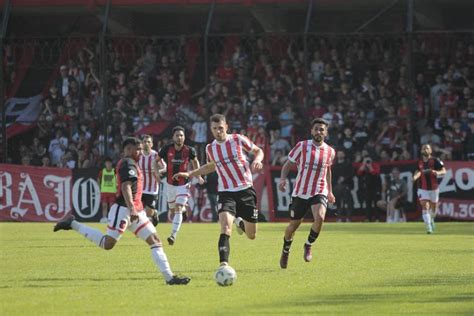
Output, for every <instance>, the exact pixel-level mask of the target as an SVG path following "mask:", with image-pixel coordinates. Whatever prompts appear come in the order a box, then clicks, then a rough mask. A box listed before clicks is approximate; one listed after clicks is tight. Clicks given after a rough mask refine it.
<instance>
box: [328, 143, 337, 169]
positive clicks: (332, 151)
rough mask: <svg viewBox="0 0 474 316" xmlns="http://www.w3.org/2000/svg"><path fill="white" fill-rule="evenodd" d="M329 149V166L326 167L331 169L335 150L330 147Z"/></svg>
mask: <svg viewBox="0 0 474 316" xmlns="http://www.w3.org/2000/svg"><path fill="white" fill-rule="evenodd" d="M329 148H330V149H331V158H330V159H329V164H328V167H331V166H332V164H333V163H334V159H335V158H336V150H335V149H334V148H332V147H329Z"/></svg>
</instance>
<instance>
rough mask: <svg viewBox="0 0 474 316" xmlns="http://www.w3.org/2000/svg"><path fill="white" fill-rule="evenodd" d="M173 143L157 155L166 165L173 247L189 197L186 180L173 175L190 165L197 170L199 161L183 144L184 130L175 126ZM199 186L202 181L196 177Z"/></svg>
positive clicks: (192, 151) (188, 147)
mask: <svg viewBox="0 0 474 316" xmlns="http://www.w3.org/2000/svg"><path fill="white" fill-rule="evenodd" d="M172 135H173V143H172V144H168V145H166V146H164V147H163V148H161V150H160V152H159V153H158V161H161V159H163V161H164V162H165V163H166V179H167V184H168V186H167V195H168V209H169V211H170V212H171V215H172V216H173V226H172V231H171V235H170V236H169V237H168V243H169V244H170V245H173V244H174V242H175V240H176V234H177V233H178V231H179V229H180V228H181V223H182V222H183V213H184V212H185V211H186V205H187V203H188V199H189V197H190V196H191V194H190V192H189V187H190V183H189V179H188V178H173V175H174V174H176V173H179V172H187V171H188V170H189V165H190V164H191V166H192V170H195V169H198V168H199V167H200V166H199V160H198V159H197V157H196V150H195V149H194V148H193V147H190V146H188V145H186V144H184V141H185V135H184V128H183V127H181V126H176V127H175V128H173V131H172ZM198 181H199V184H203V183H204V180H203V179H202V177H201V176H199V177H198Z"/></svg>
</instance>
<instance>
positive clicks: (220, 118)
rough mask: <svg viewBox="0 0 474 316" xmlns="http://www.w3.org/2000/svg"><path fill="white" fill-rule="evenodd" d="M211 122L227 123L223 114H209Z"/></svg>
mask: <svg viewBox="0 0 474 316" xmlns="http://www.w3.org/2000/svg"><path fill="white" fill-rule="evenodd" d="M211 122H214V123H220V122H224V123H227V121H226V119H225V116H224V115H222V114H214V115H212V116H211Z"/></svg>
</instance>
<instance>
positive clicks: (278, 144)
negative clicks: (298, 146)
mask: <svg viewBox="0 0 474 316" xmlns="http://www.w3.org/2000/svg"><path fill="white" fill-rule="evenodd" d="M270 150H271V157H272V158H273V157H275V155H276V151H277V150H279V151H281V152H282V154H283V155H284V156H285V155H287V154H288V153H289V152H290V150H291V146H290V143H289V142H288V141H287V140H286V139H285V138H283V137H281V136H280V131H278V130H276V131H273V132H271V133H270Z"/></svg>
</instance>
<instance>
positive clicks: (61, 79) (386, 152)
mask: <svg viewBox="0 0 474 316" xmlns="http://www.w3.org/2000/svg"><path fill="white" fill-rule="evenodd" d="M131 41H132V40H131ZM131 43H133V42H131ZM141 43H142V47H143V50H142V51H143V53H142V54H139V56H137V57H136V58H134V56H136V55H135V54H133V53H131V52H129V51H127V50H120V49H118V47H117V46H116V45H115V44H114V42H113V41H111V42H110V43H109V45H108V46H107V53H108V55H107V61H108V67H107V78H109V79H108V82H107V86H108V89H107V91H105V92H103V87H104V84H103V83H102V82H101V80H100V76H99V74H98V62H99V61H98V51H99V50H98V45H97V44H96V43H89V44H88V45H85V46H84V47H83V48H82V49H80V50H79V51H78V52H77V55H76V56H72V57H71V58H70V59H69V61H68V62H67V63H66V64H64V65H61V66H60V69H59V75H58V78H57V79H56V80H55V82H54V84H52V85H51V86H50V88H49V92H48V94H47V95H46V96H45V97H44V100H43V102H42V104H43V111H42V113H41V115H40V117H39V119H38V126H37V130H36V132H35V136H36V137H35V138H34V140H33V142H32V143H26V142H25V143H23V144H22V145H21V146H19V148H18V150H19V151H20V156H21V157H22V163H23V164H34V165H43V166H58V167H67V168H85V167H93V166H100V165H101V163H102V161H103V160H104V159H105V156H104V153H105V151H106V147H107V153H108V156H110V157H111V158H112V159H113V161H114V162H116V161H117V160H118V159H119V158H120V144H121V142H122V139H123V137H125V136H127V135H130V134H133V133H138V134H139V133H140V130H141V129H143V128H145V127H147V126H148V125H149V124H151V123H153V122H157V121H160V122H168V123H170V126H173V125H174V124H180V125H183V126H185V127H186V128H187V130H188V131H189V133H188V139H190V140H191V141H192V142H193V143H194V145H195V146H196V147H197V148H198V152H199V158H200V159H201V161H203V160H204V147H205V144H206V143H207V142H208V141H209V140H210V139H211V138H210V137H209V136H210V133H209V129H208V128H207V121H208V118H209V116H210V115H212V114H214V113H222V114H225V115H226V117H227V120H228V123H229V127H230V129H231V130H232V131H233V132H239V133H243V134H246V135H247V136H248V137H249V138H251V139H252V140H253V141H254V142H255V143H256V144H257V145H258V146H260V147H262V148H264V149H265V152H266V154H267V155H266V156H267V162H268V163H269V164H272V165H282V164H283V163H284V162H285V160H286V156H287V154H288V152H289V150H290V149H291V147H292V146H294V145H295V144H296V142H298V141H300V140H302V139H305V138H307V137H309V126H308V122H310V118H313V117H316V116H318V117H323V118H325V119H326V120H328V121H329V122H330V124H331V125H330V129H329V137H328V140H327V141H328V143H330V144H331V145H333V146H334V147H335V148H336V150H338V151H343V152H344V155H345V159H346V160H347V161H350V162H363V161H364V159H367V158H370V159H371V160H373V161H393V160H408V159H415V158H417V157H418V151H419V146H420V144H424V143H431V144H432V145H433V149H434V152H435V155H437V156H439V157H440V158H441V159H444V160H451V159H453V160H463V159H471V160H474V137H473V133H474V92H473V89H474V77H473V71H474V40H473V38H472V37H469V36H468V35H419V36H418V37H416V38H415V39H414V42H413V50H414V54H413V58H410V56H409V54H408V47H407V46H408V44H407V42H406V41H405V37H393V36H389V35H387V36H367V37H332V38H326V37H318V38H317V40H315V39H313V40H312V41H311V42H310V45H309V47H310V49H309V61H307V62H305V59H304V53H303V49H302V45H299V44H300V43H298V42H297V41H293V40H291V38H289V37H288V36H282V37H281V38H277V39H275V37H272V38H271V40H270V39H269V38H266V37H259V38H247V37H242V38H241V39H240V40H239V42H238V43H237V44H236V45H235V46H234V47H231V50H232V54H229V55H228V56H226V55H225V54H224V53H222V60H215V61H214V63H213V64H214V65H215V67H213V71H212V74H211V75H210V77H209V78H208V82H209V84H208V85H207V86H204V87H203V83H202V81H201V82H199V81H197V80H192V79H193V78H189V74H188V69H189V67H188V64H187V59H186V58H187V56H186V52H185V50H186V48H185V47H186V40H185V39H184V38H180V39H176V40H174V41H168V42H163V41H159V40H156V39H150V40H148V41H147V42H146V43H143V42H141ZM129 44H130V43H129ZM306 65H307V68H305V67H306ZM410 70H413V71H412V72H410ZM198 75H200V76H201V77H202V74H198ZM412 79H413V80H412ZM412 81H413V84H410V82H412ZM191 82H193V83H194V85H197V82H199V86H191ZM102 93H105V95H106V96H107V97H108V100H109V107H108V108H109V110H108V112H107V115H106V116H104V102H103V98H102ZM104 122H106V123H105V124H104ZM106 131H107V132H106ZM105 135H107V137H106V136H105ZM168 141H169V140H168V139H167V138H163V137H161V136H159V135H157V136H156V139H155V144H156V146H155V147H157V148H158V147H160V146H162V145H163V144H165V143H167V142H168Z"/></svg>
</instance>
